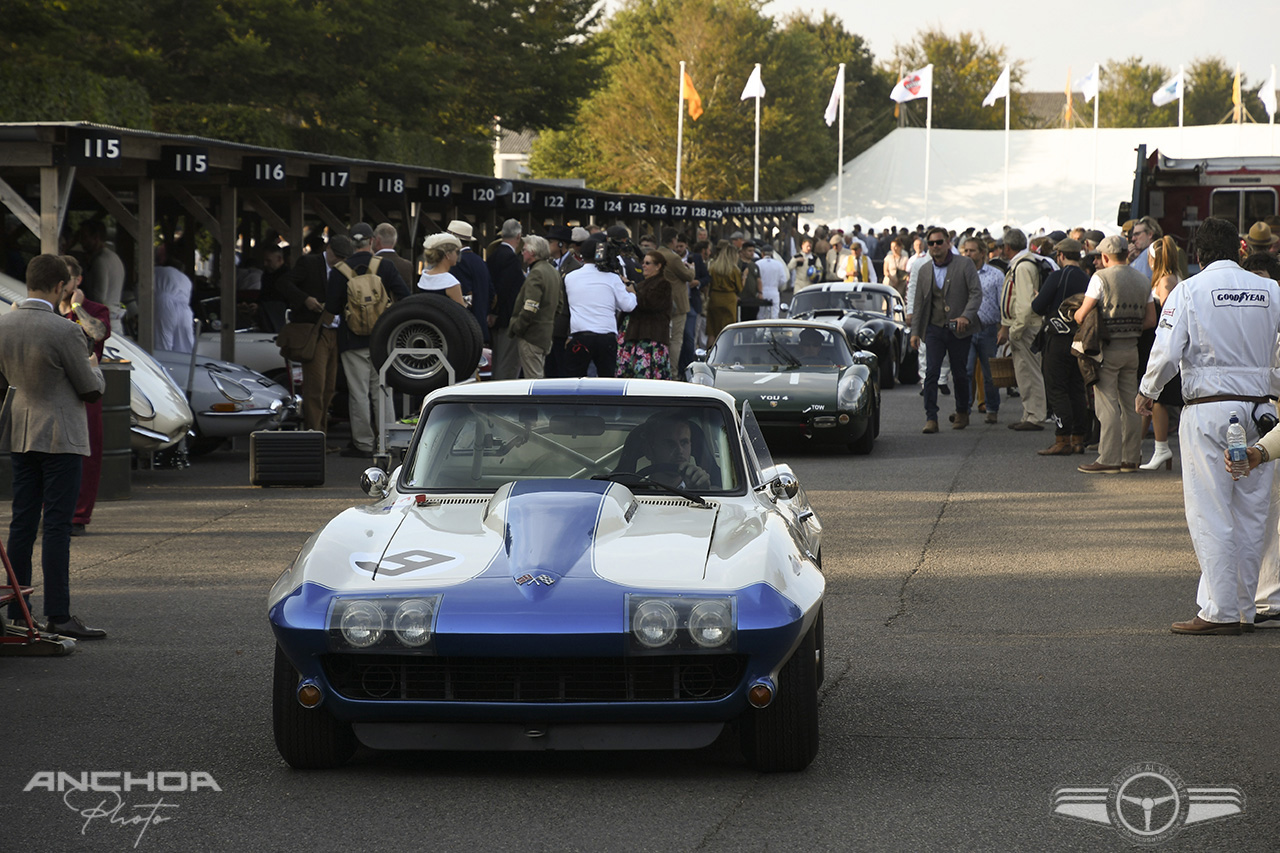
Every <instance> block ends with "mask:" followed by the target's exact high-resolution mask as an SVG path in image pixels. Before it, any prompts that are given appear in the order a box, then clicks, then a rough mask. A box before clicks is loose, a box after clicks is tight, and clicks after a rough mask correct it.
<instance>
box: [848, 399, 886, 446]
mask: <svg viewBox="0 0 1280 853" xmlns="http://www.w3.org/2000/svg"><path fill="white" fill-rule="evenodd" d="M869 414H870V417H868V418H867V428H866V429H864V430H863V431H862V435H860V436H858V437H857V438H855V439H854V440H853V441H851V442H849V452H850V453H852V454H854V455H855V456H866V455H867V454H869V453H870V452H871V448H873V447H875V443H876V432H877V429H876V421H877V419H878V417H879V411H878V410H877V408H876V404H875V403H872V404H871V411H870V413H869Z"/></svg>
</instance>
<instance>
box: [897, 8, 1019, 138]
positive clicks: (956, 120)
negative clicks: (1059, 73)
mask: <svg viewBox="0 0 1280 853" xmlns="http://www.w3.org/2000/svg"><path fill="white" fill-rule="evenodd" d="M930 63H932V64H933V126H934V127H958V128H965V129H970V130H994V129H996V128H1003V127H1004V105H1003V103H1000V102H997V106H995V107H984V106H983V105H982V100H983V98H985V97H986V96H987V93H988V92H990V91H991V87H992V86H994V85H995V82H996V80H997V79H998V78H999V77H1000V72H1001V71H1003V70H1004V66H1005V63H1009V65H1010V68H1009V91H1010V93H1011V97H1012V101H1011V103H1010V105H1009V110H1010V113H1009V121H1010V124H1011V125H1012V126H1014V127H1022V126H1023V125H1025V124H1026V123H1027V122H1028V120H1029V117H1028V113H1027V110H1026V108H1025V107H1024V106H1023V104H1022V102H1021V97H1020V92H1019V89H1020V88H1021V86H1022V75H1023V70H1024V69H1023V62H1022V60H1015V61H1012V62H1010V60H1009V52H1008V50H1007V49H1006V48H1005V47H1004V45H995V44H991V43H990V42H988V41H987V40H986V39H985V38H984V37H983V36H982V34H981V33H978V34H974V33H971V32H962V33H960V34H959V35H957V36H956V37H954V38H952V37H951V36H949V35H947V34H946V33H945V32H943V31H942V30H941V29H937V28H934V29H928V30H921V31H919V32H918V33H916V37H915V38H914V39H913V40H912V41H910V42H908V43H907V44H905V45H898V46H897V48H896V49H895V50H894V55H893V62H892V64H891V65H889V66H886V67H885V68H884V69H883V70H884V73H885V74H886V76H887V77H888V78H889V79H890V80H893V81H896V80H897V79H898V73H899V69H905V70H906V71H914V70H916V69H918V68H923V67H924V66H925V65H928V64H930ZM911 103H912V104H919V106H918V107H916V106H911V107H910V109H912V110H915V111H917V113H918V115H919V117H920V121H918V122H917V123H918V124H924V121H923V116H924V109H925V105H924V103H923V102H922V101H916V102H911Z"/></svg>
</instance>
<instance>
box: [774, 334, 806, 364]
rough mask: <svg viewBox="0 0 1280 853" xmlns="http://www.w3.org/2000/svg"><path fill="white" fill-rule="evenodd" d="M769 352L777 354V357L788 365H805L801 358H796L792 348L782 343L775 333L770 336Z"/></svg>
mask: <svg viewBox="0 0 1280 853" xmlns="http://www.w3.org/2000/svg"><path fill="white" fill-rule="evenodd" d="M769 352H771V353H773V354H774V356H776V357H777V359H778V360H779V361H781V362H782V363H783V364H785V365H786V366H787V367H802V366H803V363H802V362H801V361H800V359H798V358H796V357H795V356H794V355H792V353H791V351H790V350H788V349H787V348H786V347H784V346H783V345H782V344H780V343H778V338H777V337H776V336H775V335H770V336H769Z"/></svg>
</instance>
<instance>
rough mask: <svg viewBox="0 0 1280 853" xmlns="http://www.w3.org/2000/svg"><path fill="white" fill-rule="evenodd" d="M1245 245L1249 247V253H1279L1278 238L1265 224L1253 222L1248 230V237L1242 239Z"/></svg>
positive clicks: (1279, 244) (1279, 241)
mask: <svg viewBox="0 0 1280 853" xmlns="http://www.w3.org/2000/svg"><path fill="white" fill-rule="evenodd" d="M1244 242H1245V244H1246V245H1247V246H1248V247H1249V253H1250V254H1253V253H1254V252H1267V253H1269V254H1272V255H1274V254H1276V253H1277V252H1278V251H1280V236H1277V235H1276V233H1275V232H1274V231H1272V230H1271V226H1270V225H1268V224H1267V223H1265V222H1255V223H1253V225H1252V226H1251V227H1250V228H1249V233H1248V235H1246V236H1245V238H1244Z"/></svg>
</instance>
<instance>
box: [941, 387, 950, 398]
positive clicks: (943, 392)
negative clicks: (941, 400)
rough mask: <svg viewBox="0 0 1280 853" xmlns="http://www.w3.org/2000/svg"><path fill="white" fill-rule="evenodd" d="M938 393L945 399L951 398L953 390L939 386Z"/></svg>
mask: <svg viewBox="0 0 1280 853" xmlns="http://www.w3.org/2000/svg"><path fill="white" fill-rule="evenodd" d="M938 393H939V394H941V395H942V396H944V397H950V396H951V389H950V388H949V387H948V386H946V385H939V386H938Z"/></svg>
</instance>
